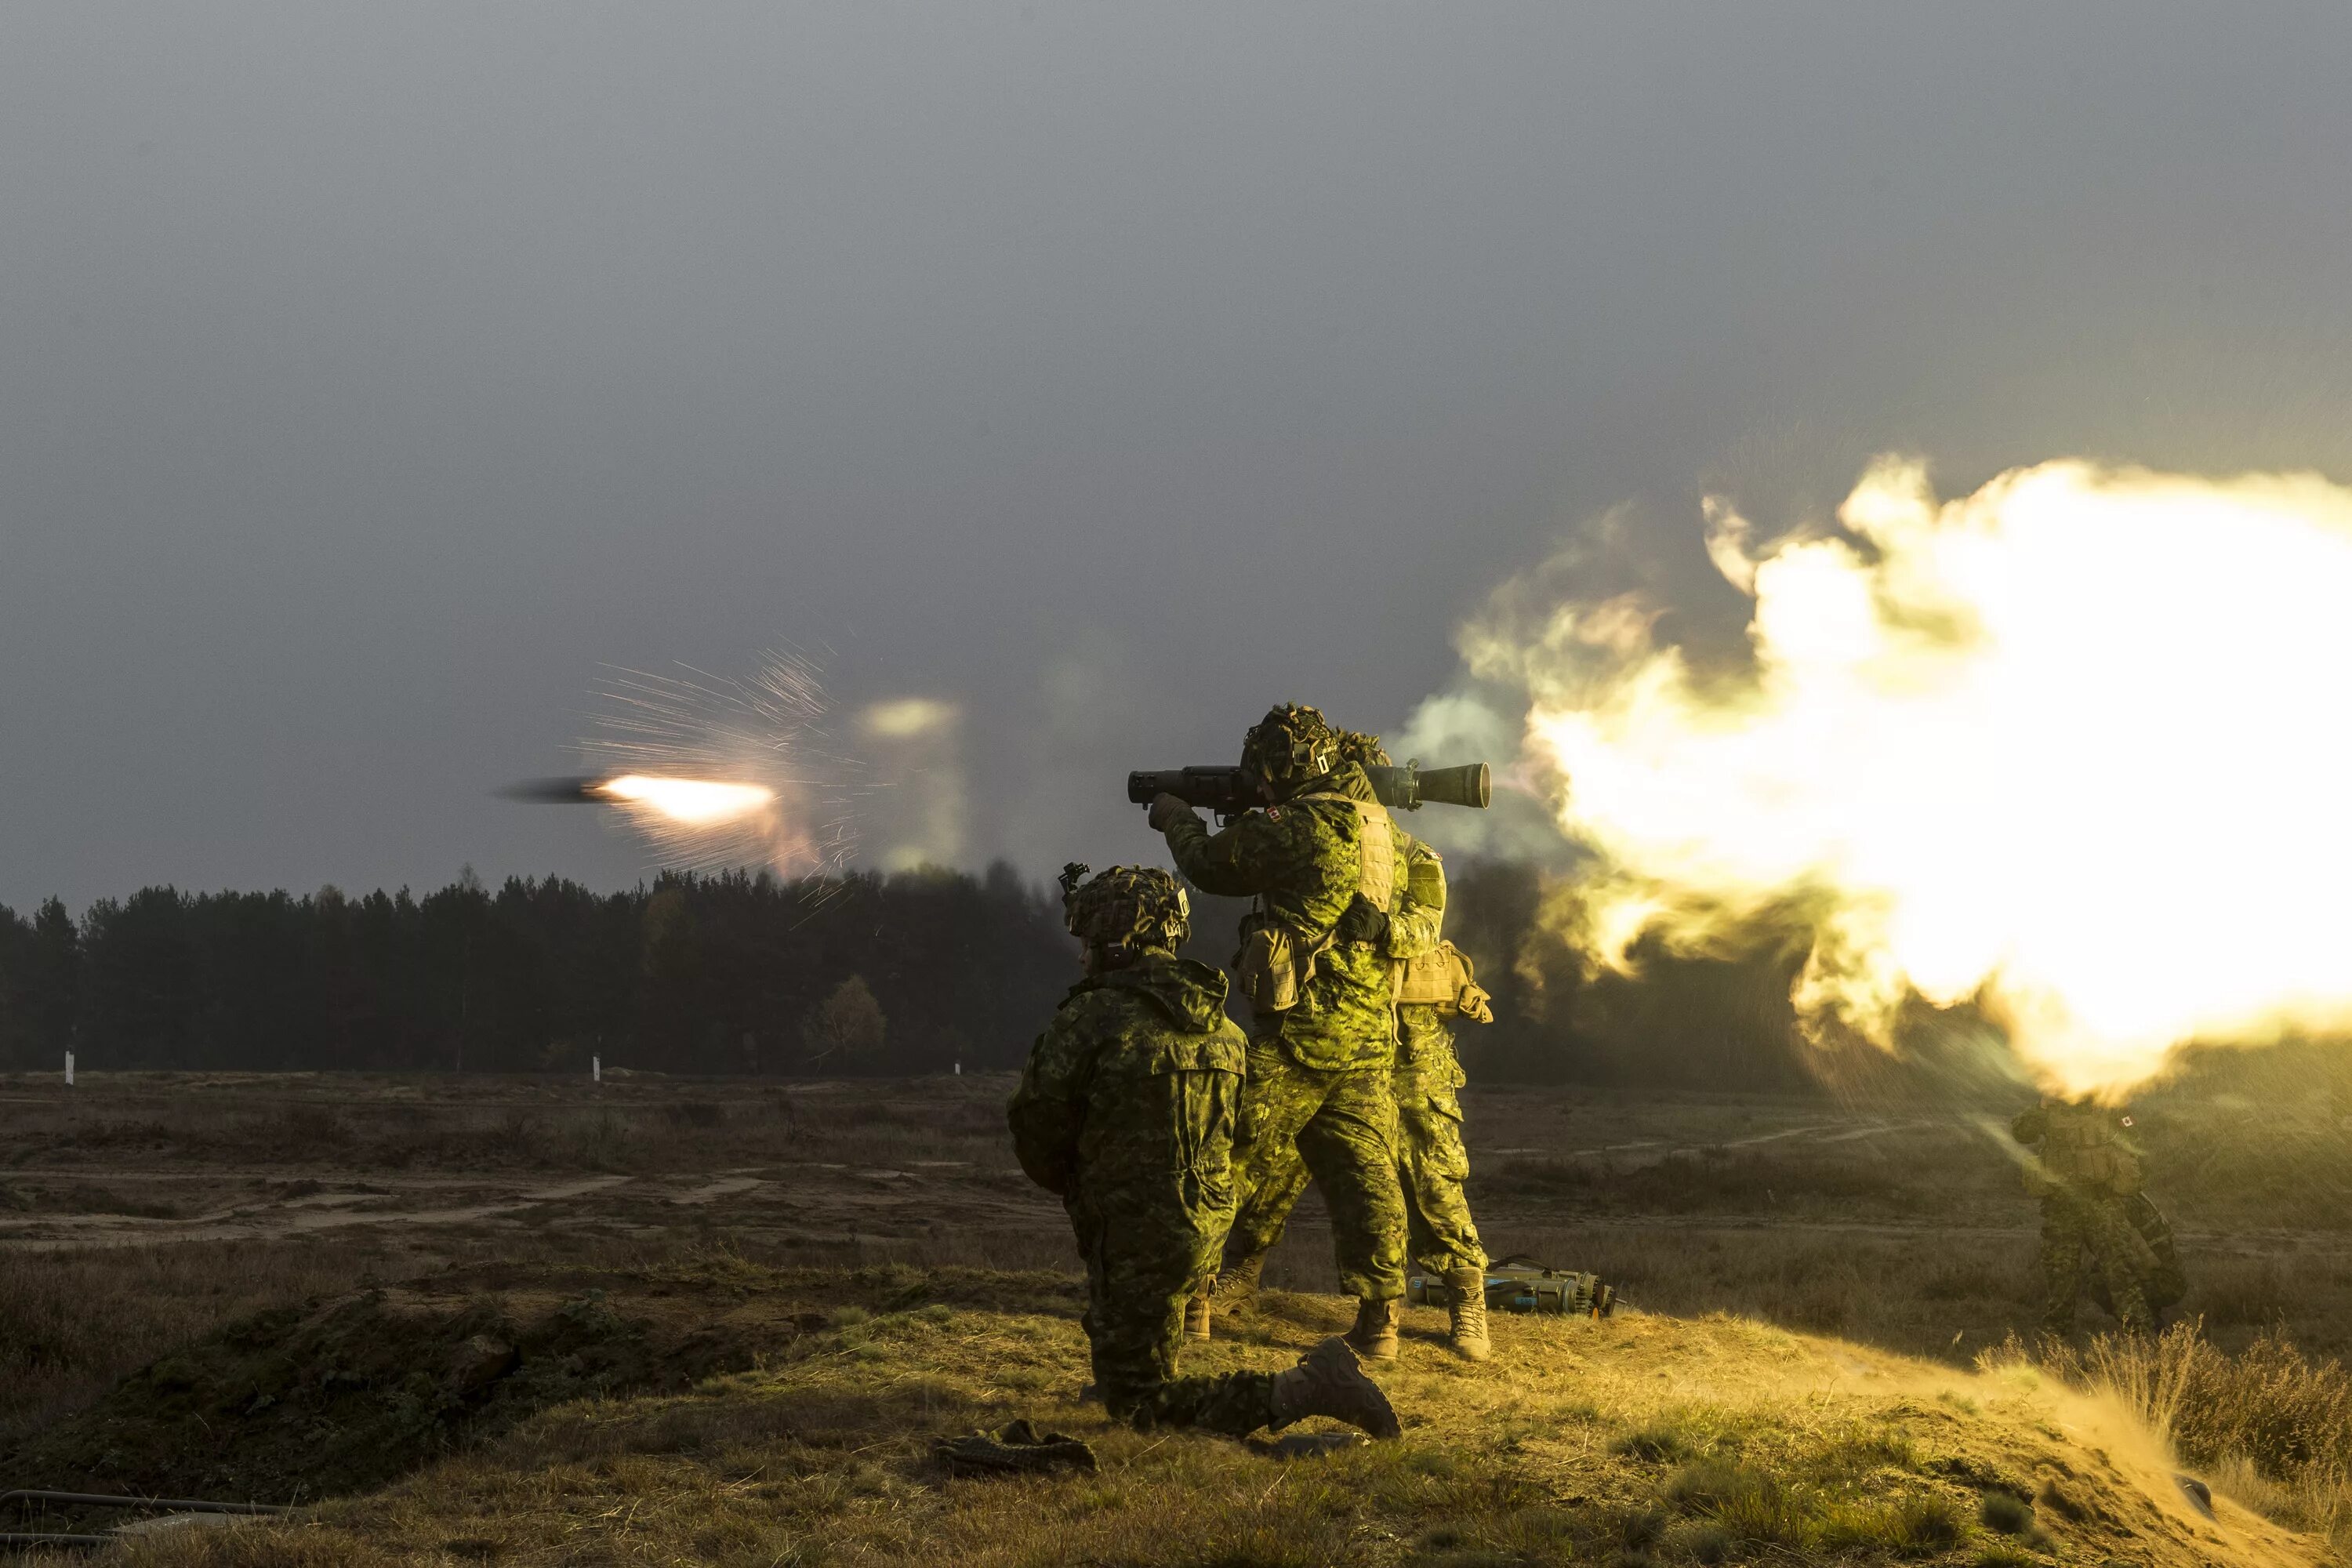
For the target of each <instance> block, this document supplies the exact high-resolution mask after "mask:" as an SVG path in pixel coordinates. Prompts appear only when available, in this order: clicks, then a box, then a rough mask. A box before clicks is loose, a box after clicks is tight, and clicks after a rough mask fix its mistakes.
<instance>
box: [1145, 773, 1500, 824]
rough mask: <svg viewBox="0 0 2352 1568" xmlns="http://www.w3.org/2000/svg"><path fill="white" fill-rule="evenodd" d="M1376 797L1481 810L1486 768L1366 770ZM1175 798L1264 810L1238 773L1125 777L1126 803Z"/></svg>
mask: <svg viewBox="0 0 2352 1568" xmlns="http://www.w3.org/2000/svg"><path fill="white" fill-rule="evenodd" d="M1364 774H1365V776H1366V777H1367V778H1369V779H1370V780H1371V781H1372V794H1373V795H1377V796H1379V797H1380V803H1381V805H1385V806H1387V807H1388V808H1389V809H1390V810H1391V811H1419V810H1420V809H1421V808H1422V807H1423V805H1429V804H1431V803H1434V804H1436V805H1467V806H1483V805H1486V802H1487V799H1488V798H1489V784H1488V778H1487V773H1486V763H1463V764H1462V765H1461V766H1460V767H1458V768H1427V769H1424V768H1423V767H1422V765H1421V764H1420V763H1405V764H1404V765H1403V766H1402V767H1387V768H1366V769H1365V770H1364ZM1159 795H1174V796H1175V797H1176V798H1177V799H1179V800H1181V801H1182V802H1183V803H1184V804H1185V805H1190V806H1197V807H1199V808H1200V809H1202V810H1203V811H1213V812H1215V813H1216V814H1217V815H1218V816H1220V817H1224V818H1231V817H1235V816H1240V815H1241V814H1242V813H1244V812H1245V811H1249V810H1251V809H1253V808H1255V807H1256V806H1261V805H1265V804H1266V799H1265V795H1264V794H1263V793H1262V792H1261V791H1260V790H1259V788H1258V784H1257V780H1255V779H1254V778H1252V777H1250V776H1249V775H1248V774H1246V773H1243V772H1242V770H1241V769H1239V768H1238V767H1224V768H1160V769H1157V770H1153V769H1145V770H1143V771H1141V772H1138V773H1129V774H1128V775H1127V798H1128V799H1129V800H1131V801H1133V802H1134V803H1135V804H1136V805H1150V804H1151V802H1152V800H1153V798H1154V797H1156V796H1159Z"/></svg>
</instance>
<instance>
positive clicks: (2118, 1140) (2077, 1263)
mask: <svg viewBox="0 0 2352 1568" xmlns="http://www.w3.org/2000/svg"><path fill="white" fill-rule="evenodd" d="M2130 1125H2131V1118H2130V1117H2128V1116H2126V1115H2124V1114H2123V1113H2122V1112H2120V1111H2118V1110H2111V1109H2109V1108H2108V1107H2105V1106H2103V1105H2100V1104H2097V1103H2096V1102H2095V1101H2093V1100H2090V1099H2088V1098H2084V1099H2082V1100H2063V1099H2060V1098H2058V1097H2057V1096H2054V1095H2051V1096H2045V1097H2044V1098H2043V1100H2042V1103H2041V1104H2040V1105H2038V1106H2036V1107H2035V1108H2034V1109H2032V1110H2029V1111H2026V1112H2025V1113H2024V1114H2023V1115H2021V1116H2020V1117H2019V1118H2018V1119H2017V1121H2015V1123H2014V1124H2012V1125H2011V1129H2010V1131H2011V1134H2012V1135H2013V1136H2014V1137H2015V1138H2016V1139H2017V1141H2018V1142H2021V1143H2039V1144H2040V1145H2041V1146H2042V1149H2041V1156H2042V1157H2041V1161H2040V1163H2039V1165H2038V1167H2037V1168H2035V1169H2032V1170H2030V1171H2029V1172H2028V1174H2027V1182H2028V1184H2029V1185H2030V1186H2031V1187H2032V1188H2033V1190H2035V1191H2036V1192H2038V1193H2039V1194H2041V1198H2042V1283H2043V1287H2044V1289H2045V1290H2046V1292H2047V1296H2046V1300H2045V1304H2044V1306H2043V1309H2042V1331H2043V1332H2044V1333H2049V1334H2055V1335H2058V1336H2059V1337H2061V1338H2063V1337H2064V1336H2065V1335H2068V1334H2071V1333H2073V1332H2074V1303H2075V1301H2076V1300H2077V1299H2078V1298H2079V1297H2080V1296H2081V1294H2082V1287H2083V1261H2084V1254H2085V1253H2088V1254H2089V1256H2090V1260H2091V1262H2092V1264H2093V1266H2094V1267H2095V1268H2097V1269H2098V1271H2099V1275H2100V1278H2101V1279H2102V1281H2103V1282H2104V1283H2105V1286H2106V1294H2107V1299H2108V1300H2109V1302H2110V1303H2111V1304H2112V1305H2113V1307H2114V1310H2115V1314H2116V1318H2117V1320H2118V1321H2121V1322H2122V1324H2123V1326H2124V1328H2125V1329H2126V1331H2129V1332H2133V1333H2149V1332H2152V1331H2154V1330H2155V1327H2156V1320H2155V1316H2154V1314H2153V1313H2151V1312H2150V1311H2149V1310H2148V1305H2147V1292H2146V1291H2145V1289H2143V1287H2142V1281H2143V1279H2145V1278H2146V1277H2147V1275H2148V1274H2150V1273H2151V1272H2152V1271H2153V1270H2154V1269H2155V1268H2156V1265H2157V1259H2156V1258H2155V1257H2154V1255H2153V1254H2151V1253H2150V1252H2149V1249H2148V1246H2147V1242H2146V1241H2145V1240H2144V1239H2143V1238H2142V1237H2141V1236H2140V1233H2139V1232H2138V1231H2137V1229H2135V1228H2134V1226H2133V1225H2132V1223H2131V1220H2130V1217H2129V1215H2127V1213H2126V1204H2127V1202H2128V1201H2129V1200H2130V1199H2131V1198H2132V1197H2134V1196H2135V1195H2136V1194H2138V1192H2139V1184H2140V1169H2139V1154H2138V1152H2137V1150H2135V1149H2133V1148H2132V1146H2131V1145H2130V1144H2129V1143H2128V1142H2125V1140H2124V1136H2123V1130H2124V1129H2125V1128H2127V1127H2129V1126H2130Z"/></svg>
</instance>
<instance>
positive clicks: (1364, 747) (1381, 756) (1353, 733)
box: [1336, 730, 1394, 768]
mask: <svg viewBox="0 0 2352 1568" xmlns="http://www.w3.org/2000/svg"><path fill="white" fill-rule="evenodd" d="M1336 749H1337V751H1338V752H1339V760H1340V761H1341V762H1343V763H1355V764H1356V765H1357V766H1358V767H1360V768H1385V767H1391V766H1393V765H1394V764H1393V763H1391V762H1390V761H1389V753H1388V748H1387V747H1385V746H1383V745H1381V738H1380V737H1379V736H1378V735H1367V734H1365V733H1364V732H1363V731H1361V730H1342V731H1339V742H1338V745H1337V748H1336Z"/></svg>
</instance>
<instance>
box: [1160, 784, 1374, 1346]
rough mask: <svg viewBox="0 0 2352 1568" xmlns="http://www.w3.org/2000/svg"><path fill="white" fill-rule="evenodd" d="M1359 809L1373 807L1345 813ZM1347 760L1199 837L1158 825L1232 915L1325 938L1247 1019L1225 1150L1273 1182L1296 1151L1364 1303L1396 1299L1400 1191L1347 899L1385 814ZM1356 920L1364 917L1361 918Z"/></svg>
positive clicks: (1256, 1177) (1354, 896)
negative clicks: (1367, 842) (1247, 906)
mask: <svg viewBox="0 0 2352 1568" xmlns="http://www.w3.org/2000/svg"><path fill="white" fill-rule="evenodd" d="M1360 802H1361V803H1369V804H1371V805H1373V807H1374V813H1377V814H1378V815H1377V816H1375V815H1373V814H1368V813H1365V812H1363V811H1361V810H1360V809H1359V805H1358V803H1360ZM1385 815H1386V814H1385V813H1384V812H1380V811H1379V807H1378V804H1377V801H1376V799H1375V797H1374V796H1373V795H1372V786H1371V782H1370V780H1369V779H1367V778H1366V777H1365V776H1364V771H1363V769H1361V768H1360V767H1358V766H1357V765H1355V764H1354V763H1343V764H1341V765H1340V766H1339V767H1336V768H1333V769H1332V770H1331V771H1330V772H1329V773H1326V774H1323V775H1322V776H1320V777H1318V778H1314V779H1310V780H1308V781H1307V784H1305V785H1304V786H1303V787H1302V788H1300V789H1299V790H1298V791H1297V793H1296V794H1294V795H1291V796H1290V797H1289V798H1288V799H1287V800H1286V801H1284V802H1282V803H1281V804H1279V805H1272V806H1269V807H1267V808H1265V810H1262V811H1252V812H1249V813H1247V814H1246V815H1244V816H1241V817H1239V818H1238V819H1236V820H1235V821H1234V823H1233V825H1232V826H1229V827H1226V828H1225V829H1224V830H1223V831H1222V832H1219V833H1216V834H1212V833H1210V832H1209V830H1208V828H1207V827H1206V826H1205V825H1203V824H1202V821H1201V819H1200V818H1199V817H1198V816H1192V815H1191V814H1190V813H1185V814H1182V815H1179V816H1176V817H1175V819H1174V820H1173V821H1172V822H1171V823H1169V824H1168V826H1166V829H1165V831H1166V833H1167V837H1168V847H1169V850H1170V852H1171V854H1172V855H1173V856H1174V858H1175V861H1176V868H1177V869H1178V870H1180V871H1181V872H1182V873H1183V874H1184V876H1185V878H1186V879H1188V880H1190V881H1191V882H1192V883H1193V885H1195V886H1196V887H1199V888H1201V889H1203V890H1204V891H1207V892H1211V893H1215V894H1218V895H1220V896H1222V897H1226V898H1240V897H1246V896H1251V895H1255V897H1256V898H1257V900H1258V903H1259V908H1258V910H1256V911H1255V912H1254V913H1253V914H1252V915H1251V916H1250V917H1249V918H1248V920H1247V921H1244V943H1245V945H1246V942H1247V941H1248V939H1249V937H1250V935H1251V933H1252V932H1253V931H1260V930H1264V929H1265V928H1266V927H1267V926H1269V925H1276V926H1279V927H1281V928H1283V929H1284V930H1286V931H1287V932H1289V933H1290V934H1291V936H1292V937H1293V939H1294V940H1295V941H1297V942H1303V943H1306V944H1308V945H1310V946H1311V945H1312V944H1314V943H1316V942H1320V941H1321V940H1323V939H1324V938H1326V937H1327V936H1328V937H1329V938H1330V939H1331V945H1329V946H1328V947H1325V948H1323V949H1322V950H1321V952H1319V954H1318V957H1317V959H1316V962H1315V965H1314V971H1313V973H1312V974H1311V975H1309V976H1308V977H1307V979H1306V981H1305V982H1304V984H1302V985H1301V987H1300V994H1299V997H1298V1000H1297V1005H1294V1006H1291V1007H1289V1008H1287V1009H1285V1010H1283V1011H1279V1012H1262V1013H1259V1014H1258V1015H1257V1016H1256V1018H1255V1022H1254V1024H1253V1026H1252V1028H1251V1033H1250V1042H1249V1084H1248V1088H1247V1090H1246V1092H1245V1093H1244V1095H1243V1099H1242V1113H1241V1130H1240V1132H1239V1134H1238V1138H1237V1142H1236V1146H1235V1157H1236V1161H1237V1163H1239V1165H1240V1167H1241V1177H1240V1186H1241V1190H1242V1191H1243V1192H1244V1193H1245V1194H1246V1193H1250V1192H1253V1191H1255V1188H1256V1187H1257V1186H1258V1185H1260V1184H1267V1185H1268V1186H1269V1189H1270V1190H1271V1188H1272V1187H1273V1186H1274V1184H1278V1183H1279V1182H1280V1181H1281V1180H1283V1175H1282V1173H1283V1171H1284V1169H1285V1167H1286V1165H1287V1164H1289V1163H1293V1162H1294V1161H1295V1160H1298V1159H1303V1160H1304V1162H1305V1164H1306V1168H1307V1171H1308V1172H1310V1173H1312V1174H1313V1175H1314V1178H1315V1180H1316V1182H1317V1184H1318V1185H1319V1186H1321V1188H1322V1190H1323V1195H1324V1199H1325V1201H1326V1202H1327V1203H1328V1205H1330V1209H1331V1233H1332V1247H1333V1250H1334V1251H1335V1253H1336V1254H1337V1256H1338V1261H1339V1278H1340V1281H1341V1285H1342V1288H1343V1289H1346V1290H1347V1291H1348V1292H1349V1294H1351V1295H1354V1296H1357V1297H1359V1298H1360V1299H1361V1300H1366V1301H1390V1300H1400V1299H1402V1296H1403V1294H1404V1236H1405V1215H1404V1200H1403V1197H1402V1194H1401V1193H1400V1191H1399V1189H1398V1184H1397V1171H1396V1166H1397V1154H1396V1105H1395V1101H1394V1100H1392V1099H1391V1091H1390V1073H1391V1068H1392V1066H1393V1064H1394V1061H1395V1057H1396V1020H1395V1012H1394V1009H1393V1008H1392V1006H1391V1001H1390V995H1391V983H1390V973H1389V957H1388V953H1387V952H1386V950H1385V948H1384V946H1383V945H1382V942H1381V940H1380V939H1381V935H1382V934H1383V933H1382V932H1381V929H1380V928H1381V926H1383V925H1385V923H1386V911H1385V910H1372V909H1370V908H1368V907H1367V906H1366V905H1365V903H1364V900H1362V899H1361V898H1360V897H1359V896H1358V895H1359V889H1360V886H1361V881H1362V877H1363V867H1364V849H1363V845H1364V834H1365V832H1366V824H1367V822H1368V821H1378V820H1381V818H1384V817H1385ZM1366 916H1370V917H1372V918H1370V919H1369V920H1368V919H1366V918H1365V917H1366Z"/></svg>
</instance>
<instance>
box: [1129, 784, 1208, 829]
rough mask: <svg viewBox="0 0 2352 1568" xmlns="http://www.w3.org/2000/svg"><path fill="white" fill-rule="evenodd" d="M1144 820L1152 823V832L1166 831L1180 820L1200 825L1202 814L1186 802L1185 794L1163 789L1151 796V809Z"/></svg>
mask: <svg viewBox="0 0 2352 1568" xmlns="http://www.w3.org/2000/svg"><path fill="white" fill-rule="evenodd" d="M1143 820H1144V821H1146V822H1148V823H1150V824H1151V831H1152V832H1154V833H1165V832H1167V831H1168V830H1169V829H1170V828H1171V827H1173V826H1176V825H1177V824H1178V823H1179V822H1183V821H1190V822H1192V823H1193V824H1195V825H1198V824H1199V822H1200V820H1201V814H1200V813H1199V812H1197V811H1194V810H1193V809H1192V807H1191V806H1190V805H1187V804H1185V801H1184V797H1183V796H1181V795H1170V794H1168V793H1167V792H1166V791H1165V790H1163V791H1161V792H1160V794H1158V795H1153V796H1152V797H1151V810H1150V812H1149V813H1148V814H1147V815H1146V816H1144V819H1143Z"/></svg>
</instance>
